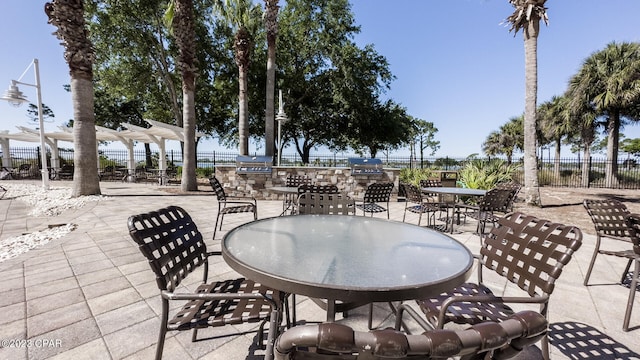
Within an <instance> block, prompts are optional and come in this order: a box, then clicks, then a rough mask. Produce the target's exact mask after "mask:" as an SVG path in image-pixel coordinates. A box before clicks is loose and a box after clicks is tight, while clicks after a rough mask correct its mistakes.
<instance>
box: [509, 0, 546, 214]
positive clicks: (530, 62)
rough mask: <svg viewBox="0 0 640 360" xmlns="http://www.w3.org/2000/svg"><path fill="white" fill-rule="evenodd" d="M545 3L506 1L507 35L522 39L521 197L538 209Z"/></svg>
mask: <svg viewBox="0 0 640 360" xmlns="http://www.w3.org/2000/svg"><path fill="white" fill-rule="evenodd" d="M545 2H546V0H509V3H510V4H511V5H512V6H513V7H514V12H513V14H511V15H510V16H509V17H508V18H507V21H508V22H509V23H510V24H511V28H510V29H509V31H513V32H514V34H516V33H517V32H518V31H519V30H522V33H523V36H524V52H525V59H524V67H525V106H524V195H525V202H526V203H527V204H529V205H534V206H540V205H541V201H540V186H539V183H538V157H537V152H536V102H537V97H538V33H539V32H540V20H544V22H545V23H547V22H548V17H547V8H546V7H545V6H544V4H545Z"/></svg>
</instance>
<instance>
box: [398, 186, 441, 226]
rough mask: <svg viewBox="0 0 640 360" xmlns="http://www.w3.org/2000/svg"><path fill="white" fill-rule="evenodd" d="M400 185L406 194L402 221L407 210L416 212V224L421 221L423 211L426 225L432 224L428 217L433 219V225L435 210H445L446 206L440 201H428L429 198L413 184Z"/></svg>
mask: <svg viewBox="0 0 640 360" xmlns="http://www.w3.org/2000/svg"><path fill="white" fill-rule="evenodd" d="M400 186H403V187H404V190H405V194H406V195H407V197H406V201H405V206H404V215H403V216H402V222H405V219H406V217H407V211H409V212H412V213H414V214H418V226H420V223H421V221H422V214H425V213H426V214H427V226H430V225H432V222H431V221H430V219H433V225H435V214H436V212H441V211H446V208H445V207H444V206H443V205H442V204H441V203H437V202H432V201H429V198H425V197H424V196H423V194H422V191H421V190H420V189H418V188H417V187H416V186H415V185H413V184H400ZM445 228H446V226H445Z"/></svg>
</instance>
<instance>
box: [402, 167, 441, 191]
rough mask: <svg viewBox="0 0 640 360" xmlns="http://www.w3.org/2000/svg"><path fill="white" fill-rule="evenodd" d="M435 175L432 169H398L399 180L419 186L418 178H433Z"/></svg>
mask: <svg viewBox="0 0 640 360" xmlns="http://www.w3.org/2000/svg"><path fill="white" fill-rule="evenodd" d="M435 176H436V173H435V171H434V169H428V168H427V169H409V168H404V169H400V182H401V183H405V184H413V185H415V186H418V187H419V186H420V180H426V179H430V178H434V177H435Z"/></svg>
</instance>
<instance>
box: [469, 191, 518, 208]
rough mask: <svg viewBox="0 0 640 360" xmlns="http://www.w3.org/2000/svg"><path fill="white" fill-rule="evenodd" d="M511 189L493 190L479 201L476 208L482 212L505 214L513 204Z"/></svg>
mask: <svg viewBox="0 0 640 360" xmlns="http://www.w3.org/2000/svg"><path fill="white" fill-rule="evenodd" d="M513 192H514V190H512V189H507V188H497V187H496V188H493V189H491V190H489V191H487V193H486V194H485V195H484V196H483V197H482V198H481V199H480V201H479V202H478V207H479V208H480V210H483V211H498V212H503V213H506V212H508V210H509V206H510V204H511V203H512V202H513Z"/></svg>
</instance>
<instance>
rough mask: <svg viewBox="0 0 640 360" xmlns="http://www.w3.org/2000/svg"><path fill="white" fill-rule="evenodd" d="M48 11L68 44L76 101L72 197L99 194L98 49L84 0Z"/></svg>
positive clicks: (56, 0)
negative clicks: (95, 88)
mask: <svg viewBox="0 0 640 360" xmlns="http://www.w3.org/2000/svg"><path fill="white" fill-rule="evenodd" d="M44 11H45V13H46V14H47V17H48V18H49V23H50V24H52V25H53V26H55V27H56V28H57V30H56V31H55V32H54V34H55V35H56V37H57V38H58V39H60V40H61V41H62V45H63V46H64V50H65V51H64V58H65V60H66V62H67V63H68V64H69V74H70V75H71V97H72V101H73V110H74V111H73V112H74V116H73V117H74V122H73V145H74V153H73V161H74V165H75V166H74V173H73V187H72V192H71V196H72V197H78V196H82V195H99V194H100V181H99V178H98V169H97V167H96V159H97V158H98V152H97V149H96V131H95V117H94V112H93V96H94V92H93V61H94V52H93V48H92V45H91V41H90V40H89V38H88V36H87V29H86V27H85V21H84V5H83V1H82V0H65V1H61V0H53V1H51V2H47V3H46V4H45V7H44Z"/></svg>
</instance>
